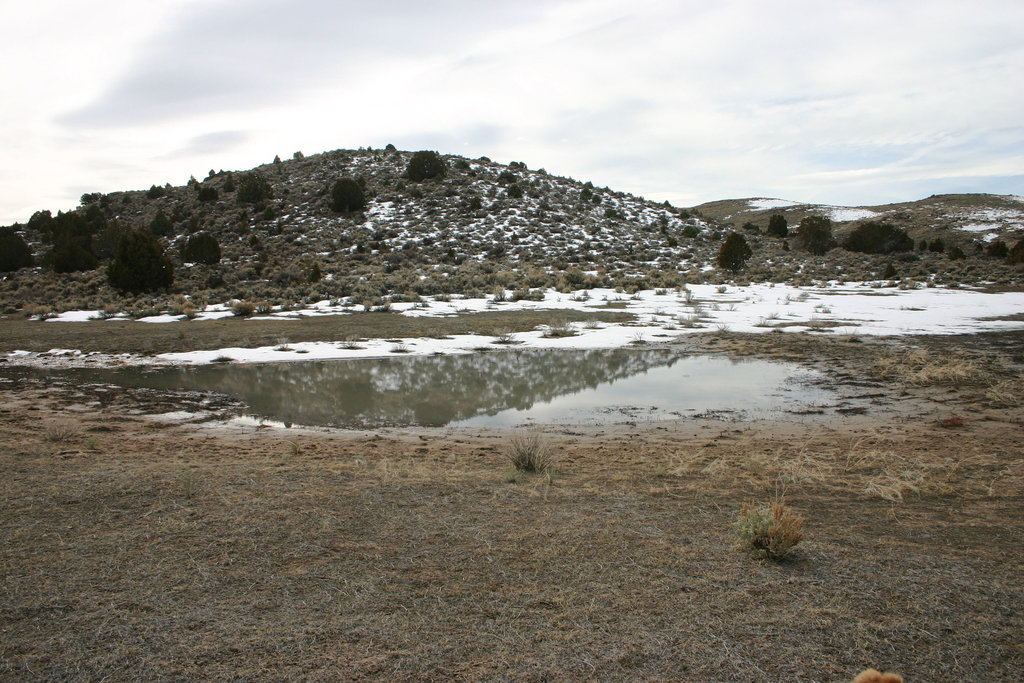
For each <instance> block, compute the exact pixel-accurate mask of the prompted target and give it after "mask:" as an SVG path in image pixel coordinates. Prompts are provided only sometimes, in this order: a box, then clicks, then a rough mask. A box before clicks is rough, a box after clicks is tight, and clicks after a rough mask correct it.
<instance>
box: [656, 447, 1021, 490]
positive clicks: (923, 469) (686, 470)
mask: <svg viewBox="0 0 1024 683" xmlns="http://www.w3.org/2000/svg"><path fill="white" fill-rule="evenodd" d="M1004 458H1005V453H1004V452H1002V451H1001V450H1000V449H988V448H985V447H984V445H983V444H976V443H965V444H963V445H957V444H953V445H952V447H951V448H945V449H943V452H942V456H941V457H939V456H938V455H937V454H936V453H935V452H934V451H933V450H932V449H931V448H930V447H929V446H927V445H924V444H923V443H921V442H920V441H917V440H912V439H908V438H906V437H891V438H886V437H860V438H856V439H836V438H809V439H807V440H806V441H804V442H802V443H787V444H786V445H784V446H775V445H772V444H771V443H770V442H764V441H762V440H758V439H749V440H745V441H743V442H741V443H739V444H737V445H735V446H733V447H732V448H729V449H728V450H725V449H722V448H720V447H717V446H716V447H714V448H706V447H705V448H697V449H693V450H689V449H684V450H681V451H679V452H675V453H671V454H668V455H667V456H665V459H664V464H663V465H662V467H664V471H666V472H668V473H669V474H671V475H675V476H697V477H701V478H705V479H708V480H710V481H714V482H716V483H738V482H742V481H747V482H751V483H755V484H757V485H758V486H760V487H763V488H764V489H765V490H768V489H770V488H771V487H772V486H773V485H775V484H776V483H781V484H783V485H785V486H786V487H788V488H790V489H791V490H802V489H808V488H811V489H818V490H828V491H834V492H836V493H843V494H860V495H866V496H868V497H874V498H881V499H883V500H887V501H891V502H901V501H903V500H904V498H905V497H906V496H908V495H918V496H922V495H950V494H953V493H965V492H968V491H969V492H971V493H974V494H977V495H987V494H988V492H989V491H991V490H992V487H993V486H996V485H998V483H999V481H1000V479H1001V477H1002V476H1003V474H1005V471H1004V470H1002V469H1001V468H1000V466H999V463H1001V462H1003V461H1004ZM972 472H985V473H991V475H992V476H991V477H988V476H987V475H986V476H984V477H981V478H974V477H972V476H970V473H972Z"/></svg>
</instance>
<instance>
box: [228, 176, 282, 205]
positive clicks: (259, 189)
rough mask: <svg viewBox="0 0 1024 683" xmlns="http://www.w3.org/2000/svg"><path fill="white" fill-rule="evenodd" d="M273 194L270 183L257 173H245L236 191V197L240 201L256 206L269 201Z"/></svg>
mask: <svg viewBox="0 0 1024 683" xmlns="http://www.w3.org/2000/svg"><path fill="white" fill-rule="evenodd" d="M272 194H273V192H272V191H271V189H270V183H269V182H267V179H266V178H264V177H263V176H262V175H261V174H259V173H256V172H255V171H253V172H251V173H245V174H243V175H242V177H241V179H240V180H239V181H238V189H237V190H235V197H236V198H238V201H240V202H245V203H246V204H255V203H257V202H262V201H263V200H264V199H269V198H270V197H271V195H272Z"/></svg>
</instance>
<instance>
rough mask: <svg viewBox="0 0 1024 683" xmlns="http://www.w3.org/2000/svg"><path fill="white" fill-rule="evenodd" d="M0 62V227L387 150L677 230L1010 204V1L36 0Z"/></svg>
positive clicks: (1020, 42)
mask: <svg viewBox="0 0 1024 683" xmlns="http://www.w3.org/2000/svg"><path fill="white" fill-rule="evenodd" d="M0 57H2V60H3V62H2V63H3V65H4V66H3V70H2V71H0V86H2V92H3V96H2V98H0V122H2V126H0V141H2V151H3V156H2V168H0V224H9V223H12V222H14V221H22V222H23V221H25V220H27V219H28V217H29V216H30V215H31V214H32V213H33V212H34V211H36V210H39V209H51V210H53V211H54V212H56V211H57V210H58V209H63V210H67V209H71V208H74V206H76V205H77V203H78V199H79V197H80V196H81V195H82V193H84V192H97V191H98V192H111V191H115V190H124V189H145V188H148V187H149V186H150V185H151V184H153V183H157V184H163V183H166V182H170V183H172V184H174V185H180V184H183V183H184V182H186V181H187V180H188V178H189V176H190V175H195V176H196V177H198V178H203V177H205V176H206V174H207V172H208V171H209V170H210V169H217V170H220V169H225V170H236V169H247V168H251V167H253V166H255V165H257V164H260V163H265V162H267V161H269V160H271V159H273V157H274V155H275V154H279V155H280V156H281V157H282V158H289V157H290V156H291V155H292V153H293V152H295V151H296V150H301V151H302V152H304V153H305V154H307V155H309V154H314V153H316V152H321V151H325V150H333V149H339V148H358V147H361V146H364V147H365V146H371V147H383V146H384V145H386V144H388V143H392V144H394V145H395V146H397V147H398V148H399V149H406V150H419V149H436V150H438V151H440V152H442V153H448V154H461V155H464V156H467V157H479V156H483V155H486V156H488V157H490V158H492V159H494V160H495V161H501V162H508V161H523V162H525V163H526V164H527V165H528V166H529V167H530V168H540V167H544V168H546V169H547V170H548V172H549V173H553V174H556V175H564V176H572V177H574V178H577V179H579V180H591V181H593V182H594V183H595V184H597V185H599V186H609V187H611V188H612V189H615V190H623V191H627V192H632V193H634V194H638V195H642V196H644V197H647V198H648V199H653V200H657V201H663V200H669V201H671V202H672V203H673V204H675V205H677V206H690V205H694V204H698V203H701V202H705V201H711V200H715V199H724V198H729V197H751V196H764V197H780V198H784V199H792V200H796V201H807V202H818V203H829V204H843V205H858V204H878V203H884V202H892V201H905V200H913V199H920V198H922V197H926V196H928V195H930V194H938V193H946V192H991V193H996V194H1020V195H1024V2H1022V0H987V1H986V0H973V1H971V0H957V1H950V0H931V1H929V2H923V1H921V0H885V1H878V2H873V1H869V0H853V1H845V0H833V1H831V2H822V1H821V0H814V1H808V2H803V1H792V2H789V1H785V0H777V1H775V2H766V1H756V2H755V1H746V0H721V1H719V2H708V1H707V0H700V1H690V0H678V1H675V2H669V1H659V0H628V1H623V0H614V1H612V0H543V1H541V0H517V1H516V2H507V1H502V2H497V1H494V0H433V1H431V0H423V1H421V2H413V1H412V0H407V1H405V0H373V1H368V0H364V1H362V2H354V1H350V0H220V1H217V0H146V2H121V1H115V0H94V1H92V2H88V3H86V2H73V1H72V0H63V1H61V0H35V1H33V2H20V3H13V2H7V3H5V4H4V7H3V10H2V12H0Z"/></svg>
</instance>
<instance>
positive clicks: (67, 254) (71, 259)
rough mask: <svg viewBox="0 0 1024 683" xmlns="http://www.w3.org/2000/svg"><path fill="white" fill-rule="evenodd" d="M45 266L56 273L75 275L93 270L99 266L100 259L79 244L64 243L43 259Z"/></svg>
mask: <svg viewBox="0 0 1024 683" xmlns="http://www.w3.org/2000/svg"><path fill="white" fill-rule="evenodd" d="M43 265H44V266H46V267H47V268H52V269H53V272H55V273H75V272H78V271H81V270H92V269H93V268H95V267H96V266H98V265H99V259H97V258H96V256H94V255H93V253H92V252H91V251H89V250H88V249H86V248H85V247H84V246H82V245H81V244H80V243H78V242H73V241H72V242H63V243H61V244H58V245H56V246H54V247H53V249H51V250H50V251H49V252H47V254H46V255H45V256H44V257H43Z"/></svg>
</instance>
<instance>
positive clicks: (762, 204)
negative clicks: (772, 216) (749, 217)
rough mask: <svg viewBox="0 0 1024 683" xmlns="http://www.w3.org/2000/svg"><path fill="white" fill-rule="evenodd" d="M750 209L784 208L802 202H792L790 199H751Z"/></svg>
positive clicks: (749, 202)
mask: <svg viewBox="0 0 1024 683" xmlns="http://www.w3.org/2000/svg"><path fill="white" fill-rule="evenodd" d="M747 204H749V205H750V209H749V210H750V211H759V210H765V209H783V208H785V207H787V206H799V205H800V202H791V201H789V200H788V199H751V200H750V201H748V202H747Z"/></svg>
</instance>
